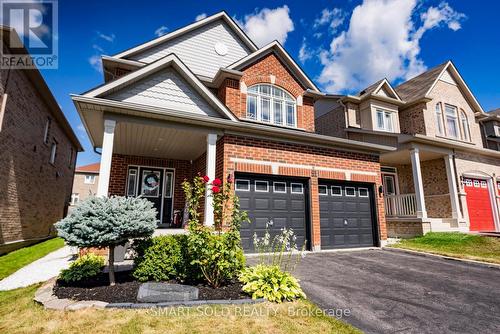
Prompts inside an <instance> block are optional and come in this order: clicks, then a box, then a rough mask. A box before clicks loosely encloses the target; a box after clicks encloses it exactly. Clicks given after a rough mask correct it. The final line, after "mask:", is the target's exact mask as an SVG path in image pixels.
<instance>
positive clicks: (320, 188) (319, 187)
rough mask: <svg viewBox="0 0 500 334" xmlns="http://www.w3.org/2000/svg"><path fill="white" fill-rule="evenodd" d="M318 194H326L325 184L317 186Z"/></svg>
mask: <svg viewBox="0 0 500 334" xmlns="http://www.w3.org/2000/svg"><path fill="white" fill-rule="evenodd" d="M318 194H319V195H320V196H328V187H327V186H321V185H320V186H318Z"/></svg>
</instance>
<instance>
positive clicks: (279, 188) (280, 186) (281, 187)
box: [273, 182, 286, 194]
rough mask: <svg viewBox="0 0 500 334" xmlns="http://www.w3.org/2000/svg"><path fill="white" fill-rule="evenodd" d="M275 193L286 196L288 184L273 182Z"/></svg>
mask: <svg viewBox="0 0 500 334" xmlns="http://www.w3.org/2000/svg"><path fill="white" fill-rule="evenodd" d="M273 191H274V192H275V193H278V194H286V182H273Z"/></svg>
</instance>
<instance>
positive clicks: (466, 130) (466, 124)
mask: <svg viewBox="0 0 500 334" xmlns="http://www.w3.org/2000/svg"><path fill="white" fill-rule="evenodd" d="M460 123H461V124H462V139H463V140H466V141H470V132H469V122H467V115H466V114H465V111H463V110H462V111H461V112H460Z"/></svg>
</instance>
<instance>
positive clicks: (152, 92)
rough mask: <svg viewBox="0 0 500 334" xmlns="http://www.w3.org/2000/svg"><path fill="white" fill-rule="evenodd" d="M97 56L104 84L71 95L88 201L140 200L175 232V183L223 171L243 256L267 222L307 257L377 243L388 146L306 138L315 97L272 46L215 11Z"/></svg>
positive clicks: (178, 192) (311, 131)
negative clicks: (95, 171)
mask: <svg viewBox="0 0 500 334" xmlns="http://www.w3.org/2000/svg"><path fill="white" fill-rule="evenodd" d="M102 60H103V67H104V71H103V72H104V73H105V76H104V80H105V83H104V84H103V85H101V86H99V87H96V88H94V89H92V90H90V91H88V92H86V93H84V94H81V95H73V96H72V99H73V101H74V103H75V106H76V108H77V110H78V112H79V114H80V116H81V118H82V121H83V124H84V125H85V127H86V129H87V131H88V133H89V136H90V140H91V143H92V145H93V146H94V147H95V148H96V149H99V148H100V149H101V154H102V157H101V165H100V173H99V183H98V190H97V195H100V196H102V195H103V196H106V195H125V196H139V195H140V196H143V197H146V198H148V199H149V200H150V201H152V202H153V203H154V205H155V207H156V208H157V210H158V218H159V220H160V227H164V228H178V227H179V226H178V225H177V223H178V222H177V221H176V220H175V219H174V217H177V215H176V213H177V212H180V211H182V210H183V209H184V206H185V200H184V194H183V192H182V188H181V183H182V182H183V181H184V180H185V179H190V178H192V177H193V176H195V175H197V174H198V173H201V174H206V175H208V176H209V177H210V179H212V180H213V179H214V178H215V177H218V178H221V179H222V180H223V181H225V180H226V178H227V177H228V176H229V175H230V176H231V177H232V178H233V179H234V188H235V191H236V193H237V194H238V195H239V197H240V201H241V205H242V208H243V209H245V210H247V211H248V212H249V216H250V219H251V220H252V223H251V224H245V225H244V226H243V227H242V231H241V232H242V239H243V240H242V241H243V246H244V248H245V249H247V250H248V249H252V237H253V234H254V233H258V234H260V235H262V234H263V231H264V229H265V228H266V225H270V227H269V228H270V229H271V230H272V231H273V232H279V231H280V229H281V228H284V227H287V228H293V229H294V231H295V233H296V235H297V236H298V240H299V242H304V241H306V242H307V247H308V248H309V249H315V250H319V249H328V248H344V247H362V246H373V245H379V244H381V243H383V242H384V240H385V239H386V227H385V215H384V203H383V198H382V197H381V195H380V194H379V191H378V189H379V187H380V186H381V184H382V183H381V169H380V163H379V156H380V153H383V152H388V151H390V150H393V148H390V147H387V146H384V145H379V144H372V143H366V142H360V141H355V140H351V139H345V138H335V137H332V136H325V135H320V134H317V133H316V131H315V122H314V103H315V101H317V100H318V99H319V98H322V97H323V96H324V94H323V93H321V92H320V91H319V90H318V88H317V87H316V86H315V85H314V83H313V82H312V81H311V80H310V79H309V78H308V76H307V75H306V74H305V73H304V72H303V71H302V70H301V68H300V67H299V66H298V65H297V64H296V63H295V62H294V60H293V59H292V58H291V57H290V56H289V55H288V53H287V52H286V51H285V50H284V49H283V47H282V46H281V45H280V44H279V43H277V42H273V43H270V44H269V45H267V46H264V47H262V48H260V49H259V48H257V47H256V46H255V44H254V43H253V42H252V41H251V40H250V39H249V38H248V37H247V36H246V35H245V34H244V32H243V31H242V30H241V29H240V28H239V27H238V26H237V24H235V22H234V21H233V20H232V19H231V18H230V17H229V16H228V15H227V14H226V13H224V12H222V13H218V14H215V15H213V16H210V17H207V18H205V19H203V20H200V21H198V22H195V23H193V24H190V25H188V26H186V27H184V28H181V29H179V30H176V31H173V32H171V33H169V34H167V35H164V36H162V37H159V38H157V39H154V40H152V41H150V42H147V43H145V44H142V45H139V46H137V47H134V48H132V49H129V50H126V51H124V52H121V53H119V54H117V55H114V56H112V57H110V56H103V57H102ZM210 201H211V197H210V193H209V192H208V191H207V194H206V198H205V205H204V220H205V224H208V225H210V224H213V212H212V206H211V205H210ZM269 222H272V224H268V223H269Z"/></svg>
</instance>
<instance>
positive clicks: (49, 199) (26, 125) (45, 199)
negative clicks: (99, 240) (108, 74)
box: [0, 25, 82, 254]
mask: <svg viewBox="0 0 500 334" xmlns="http://www.w3.org/2000/svg"><path fill="white" fill-rule="evenodd" d="M0 30H1V31H0V36H1V38H0V50H1V51H0V52H2V55H6V56H8V55H9V54H11V51H10V50H9V48H8V45H9V41H10V38H13V39H18V36H17V34H16V33H15V31H14V30H13V29H11V28H9V27H6V26H1V25H0ZM19 43H20V41H19ZM16 52H25V53H27V51H26V50H25V49H23V50H22V51H21V50H16ZM79 151H82V146H81V145H80V143H79V141H78V139H77V137H76V135H75V133H74V132H73V130H72V129H71V126H70V124H69V123H68V121H67V120H66V118H65V116H64V114H63V112H62V110H61V108H60V107H59V105H58V103H57V101H56V100H55V98H54V96H53V95H52V93H51V92H50V89H49V87H48V86H47V84H46V83H45V81H44V79H43V77H42V75H41V74H40V72H39V71H38V70H37V69H29V70H28V69H26V70H24V69H12V68H8V67H6V66H2V67H1V68H0V167H1V170H0V254H2V253H5V252H9V251H11V250H14V249H17V248H20V247H23V246H25V245H28V244H31V243H35V242H39V241H40V240H43V239H47V238H49V237H52V236H54V235H55V231H54V230H53V224H54V223H56V222H57V221H58V220H60V219H61V218H63V217H64V215H65V214H66V211H67V208H68V206H69V202H70V197H71V187H72V184H73V173H74V170H75V162H76V156H77V152H79Z"/></svg>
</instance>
